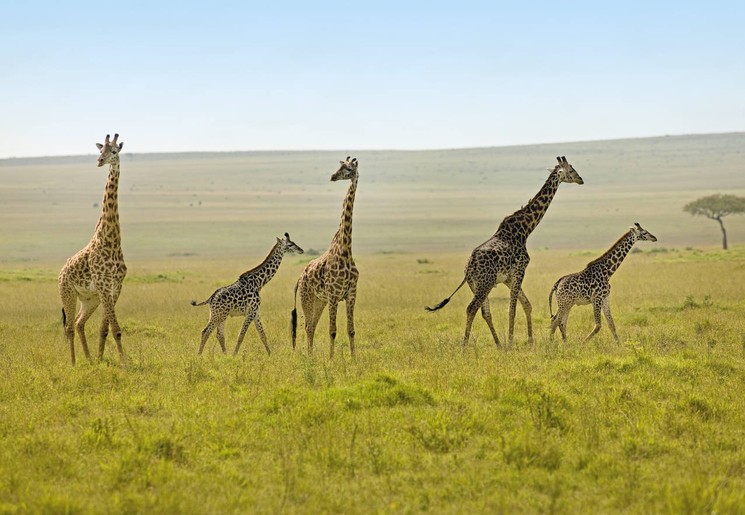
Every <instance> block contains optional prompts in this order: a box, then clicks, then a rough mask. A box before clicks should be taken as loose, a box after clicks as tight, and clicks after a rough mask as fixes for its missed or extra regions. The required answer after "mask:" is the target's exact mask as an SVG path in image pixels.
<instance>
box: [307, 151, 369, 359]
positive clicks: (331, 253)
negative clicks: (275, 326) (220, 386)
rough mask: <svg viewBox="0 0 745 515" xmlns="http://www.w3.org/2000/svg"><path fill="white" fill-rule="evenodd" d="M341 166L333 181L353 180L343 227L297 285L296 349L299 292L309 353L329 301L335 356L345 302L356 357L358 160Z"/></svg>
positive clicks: (332, 350)
mask: <svg viewBox="0 0 745 515" xmlns="http://www.w3.org/2000/svg"><path fill="white" fill-rule="evenodd" d="M339 163H340V164H341V166H340V167H339V169H338V170H337V171H336V172H335V173H334V174H333V175H332V176H331V180H332V181H340V180H349V181H350V184H349V189H348V190H347V196H346V197H345V198H344V204H343V206H342V210H341V213H342V214H341V223H340V224H339V230H338V231H336V234H335V235H334V237H333V238H332V239H331V244H330V245H329V248H328V250H326V252H325V253H324V254H322V255H321V256H319V257H317V258H316V259H314V260H313V261H311V262H310V263H308V265H307V266H306V267H305V270H303V273H302V274H301V275H300V278H299V279H298V281H297V284H295V307H294V308H293V310H292V348H293V349H294V348H295V340H296V337H297V295H298V291H299V292H300V303H301V304H302V307H303V314H304V315H305V333H306V335H307V338H308V352H309V353H310V352H313V335H314V334H315V331H316V326H317V325H318V320H319V319H320V318H321V313H322V312H323V309H324V307H325V306H326V304H328V306H329V336H330V341H331V346H330V356H331V358H333V357H334V340H335V339H336V311H337V307H338V304H339V302H341V301H345V302H346V307H347V334H348V336H349V348H350V351H351V353H352V357H353V358H354V355H355V349H354V303H355V301H356V298H357V279H358V278H359V276H360V274H359V271H358V270H357V267H356V266H355V264H354V259H353V258H352V208H353V207H354V196H355V193H356V192H357V179H358V177H359V175H358V172H357V167H358V164H359V163H358V162H357V159H356V158H354V159H350V157H349V156H347V159H346V160H345V161H339Z"/></svg>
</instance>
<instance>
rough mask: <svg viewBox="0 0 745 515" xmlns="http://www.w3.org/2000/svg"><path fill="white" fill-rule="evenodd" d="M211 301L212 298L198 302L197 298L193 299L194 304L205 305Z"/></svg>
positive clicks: (192, 303)
mask: <svg viewBox="0 0 745 515" xmlns="http://www.w3.org/2000/svg"><path fill="white" fill-rule="evenodd" d="M209 301H210V299H207V300H205V301H204V302H197V301H196V300H192V301H191V305H192V306H204V305H205V304H207V303H208V302H209Z"/></svg>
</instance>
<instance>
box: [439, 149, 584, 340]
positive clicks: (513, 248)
mask: <svg viewBox="0 0 745 515" xmlns="http://www.w3.org/2000/svg"><path fill="white" fill-rule="evenodd" d="M556 160H557V161H558V162H559V164H558V165H556V166H555V167H554V168H549V171H550V172H551V173H550V174H549V176H548V179H547V180H546V183H545V184H544V185H543V187H542V188H541V189H540V191H539V192H538V193H537V194H536V196H535V197H533V198H532V199H531V200H530V202H528V205H527V206H525V207H523V208H522V209H519V210H518V211H515V212H514V213H513V214H511V215H510V216H508V217H506V218H505V219H504V220H502V223H501V224H499V227H498V228H497V232H496V233H494V235H493V236H492V237H491V238H489V239H488V240H487V241H485V242H484V243H482V244H481V245H479V246H478V247H476V248H475V249H474V250H473V252H472V253H471V257H470V258H469V260H468V263H467V264H466V270H465V278H464V279H463V281H462V282H461V283H460V285H459V286H458V287H457V288H456V289H455V291H454V292H453V293H451V294H450V297H447V298H446V299H445V300H443V301H442V302H440V303H439V304H437V305H436V306H434V307H431V308H430V307H428V308H426V309H427V310H428V311H436V310H438V309H440V308H442V307H444V306H445V305H446V304H447V303H448V302H450V299H451V298H452V296H453V295H455V293H456V292H457V291H458V290H460V288H461V287H462V286H463V284H465V283H466V282H467V283H468V286H469V287H470V288H471V291H472V292H473V294H474V296H473V300H472V301H471V302H470V304H468V307H467V308H466V332H465V335H464V336H463V345H466V344H467V343H468V339H469V337H470V335H471V324H473V319H474V317H475V316H476V312H477V311H478V310H479V309H481V315H482V316H483V317H484V320H486V324H487V325H488V326H489V330H490V331H491V334H492V337H493V338H494V343H496V345H497V346H499V345H500V344H499V338H498V337H497V332H496V331H495V330H494V324H493V323H492V317H491V310H490V308H489V293H490V292H491V290H492V289H493V288H494V287H495V286H496V285H497V284H499V283H504V284H505V285H507V287H508V288H509V289H510V311H509V333H508V344H509V345H510V346H512V338H513V333H514V327H515V309H516V305H517V301H518V300H519V301H520V304H521V305H522V307H523V311H524V312H525V318H526V319H527V324H528V343H532V342H533V322H532V319H531V311H532V307H531V305H530V302H529V301H528V298H527V297H526V296H525V293H524V292H523V290H522V282H523V277H524V276H525V269H526V268H527V266H528V263H529V262H530V256H529V255H528V251H527V249H526V247H525V243H526V241H527V239H528V236H530V233H531V232H533V230H534V229H535V228H536V226H537V225H538V223H539V222H540V221H541V219H542V218H543V215H544V214H545V213H546V210H547V209H548V206H549V204H551V201H552V200H553V198H554V195H555V194H556V190H557V189H558V188H559V184H560V183H562V182H573V183H576V184H584V181H583V180H582V177H580V176H579V174H578V173H577V172H576V171H575V169H574V167H573V166H572V165H571V164H569V163H568V162H567V160H566V157H563V156H562V157H557V158H556Z"/></svg>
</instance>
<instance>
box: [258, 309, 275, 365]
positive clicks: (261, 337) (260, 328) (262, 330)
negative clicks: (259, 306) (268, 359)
mask: <svg viewBox="0 0 745 515" xmlns="http://www.w3.org/2000/svg"><path fill="white" fill-rule="evenodd" d="M254 325H255V326H256V331H257V332H258V333H259V338H260V339H261V343H263V344H264V348H265V349H266V353H267V354H269V355H270V356H271V355H272V351H271V350H270V349H269V343H267V341H266V334H264V328H263V327H261V320H260V319H259V315H258V314H257V315H256V321H255V322H254Z"/></svg>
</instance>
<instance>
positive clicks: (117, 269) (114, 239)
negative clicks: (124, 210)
mask: <svg viewBox="0 0 745 515" xmlns="http://www.w3.org/2000/svg"><path fill="white" fill-rule="evenodd" d="M118 138H119V135H118V134H114V139H113V140H111V141H110V140H109V135H108V134H107V135H106V140H105V141H104V143H103V144H101V143H96V146H97V147H98V149H99V150H100V151H101V155H100V156H98V161H97V164H98V166H99V167H101V166H103V165H105V164H108V165H109V176H108V179H107V181H106V189H105V190H104V195H103V201H102V202H101V208H102V209H101V217H100V218H99V219H98V225H96V231H95V232H94V233H93V238H92V239H91V241H90V242H89V243H88V245H86V246H85V247H84V248H83V249H82V250H81V251H80V252H78V253H77V254H75V255H74V256H72V257H71V258H70V259H68V260H67V262H66V263H65V266H63V267H62V270H61V271H60V274H59V292H60V297H61V298H62V321H63V322H62V323H63V324H64V326H65V335H66V336H67V341H68V342H69V343H70V359H71V360H72V364H73V365H74V364H75V342H74V340H75V330H77V332H78V335H79V336H80V343H81V345H82V346H83V352H84V353H85V357H86V358H88V360H90V359H91V356H90V352H89V351H88V343H87V342H86V339H85V323H86V322H87V321H88V319H89V318H90V317H91V315H92V314H93V312H94V311H95V310H96V308H97V307H98V305H99V304H103V308H104V313H103V318H102V320H101V329H100V331H99V342H98V359H101V358H103V352H104V347H105V346H106V337H107V336H108V334H109V328H111V330H112V331H113V333H114V341H115V342H116V348H117V350H118V351H119V359H120V360H121V364H122V366H126V363H125V358H124V350H123V349H122V332H121V328H120V327H119V322H118V320H117V319H116V313H115V311H114V307H115V306H116V301H117V300H118V299H119V294H120V293H121V291H122V282H123V281H124V277H125V276H126V275H127V265H125V264H124V255H123V254H122V240H121V231H120V227H119V209H118V204H119V202H118V198H117V190H118V187H119V153H120V152H121V150H122V147H123V146H124V143H119V144H118V145H117V139H118ZM78 299H79V300H80V304H81V308H80V312H79V313H78V314H77V317H76V316H75V310H76V307H77V301H78ZM73 322H74V328H73Z"/></svg>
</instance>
